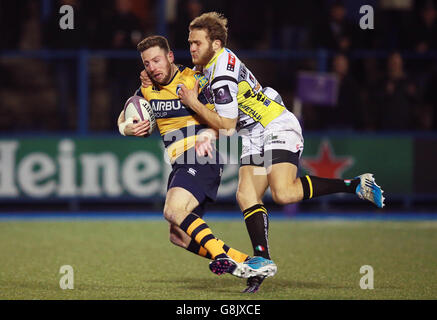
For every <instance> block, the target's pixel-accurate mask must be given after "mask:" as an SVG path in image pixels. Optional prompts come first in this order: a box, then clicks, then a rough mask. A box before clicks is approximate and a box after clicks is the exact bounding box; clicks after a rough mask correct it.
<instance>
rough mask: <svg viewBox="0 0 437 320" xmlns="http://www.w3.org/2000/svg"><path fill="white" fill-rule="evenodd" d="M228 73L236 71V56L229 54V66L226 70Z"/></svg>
mask: <svg viewBox="0 0 437 320" xmlns="http://www.w3.org/2000/svg"><path fill="white" fill-rule="evenodd" d="M226 70H228V71H234V70H235V56H234V55H233V54H230V53H229V54H228V66H227V68H226Z"/></svg>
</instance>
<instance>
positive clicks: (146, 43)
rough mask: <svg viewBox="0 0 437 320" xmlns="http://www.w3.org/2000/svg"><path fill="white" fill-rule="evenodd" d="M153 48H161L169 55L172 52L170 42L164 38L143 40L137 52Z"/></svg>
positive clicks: (152, 37) (151, 37)
mask: <svg viewBox="0 0 437 320" xmlns="http://www.w3.org/2000/svg"><path fill="white" fill-rule="evenodd" d="M153 47H159V48H161V49H163V50H164V51H165V53H168V52H169V51H170V46H169V44H168V41H167V39H166V38H165V37H163V36H150V37H147V38H146V39H144V40H142V41H141V42H140V43H138V45H137V50H138V51H139V52H143V51H146V50H147V49H149V48H153Z"/></svg>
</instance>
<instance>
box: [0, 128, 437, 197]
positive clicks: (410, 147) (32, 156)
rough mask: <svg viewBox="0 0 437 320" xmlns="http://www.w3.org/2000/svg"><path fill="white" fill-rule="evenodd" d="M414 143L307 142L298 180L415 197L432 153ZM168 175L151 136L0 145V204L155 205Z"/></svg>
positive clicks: (232, 167) (231, 148) (229, 188)
mask: <svg viewBox="0 0 437 320" xmlns="http://www.w3.org/2000/svg"><path fill="white" fill-rule="evenodd" d="M232 139H233V138H228V139H227V143H226V144H227V145H226V144H224V145H220V146H219V150H220V151H221V153H222V155H223V157H224V158H225V159H227V164H225V168H224V171H223V175H222V183H221V185H220V188H219V198H221V199H225V198H229V199H235V193H236V189H237V185H238V168H239V167H238V164H237V163H238V158H239V155H238V154H239V150H240V148H239V147H238V139H236V138H235V139H234V140H232ZM231 140H232V141H231ZM235 141H237V144H236V145H235ZM434 142H435V141H434ZM414 145H415V141H414V139H412V138H408V137H378V136H372V137H371V138H368V137H365V136H353V137H338V136H336V137H335V138H332V137H331V138H330V137H329V136H327V137H310V138H306V140H305V147H304V152H303V155H302V158H301V160H302V161H301V166H300V174H312V175H316V176H321V177H327V178H353V177H355V176H357V175H359V174H361V173H365V172H371V173H374V174H375V176H376V178H377V182H378V184H380V185H381V186H383V187H384V190H385V191H386V193H387V194H390V193H391V194H412V193H414V192H415V186H423V184H422V183H421V182H420V181H419V182H418V181H417V177H415V176H414V170H419V169H420V168H422V167H423V166H421V165H420V164H417V163H415V157H416V154H423V153H424V152H430V151H429V149H428V151H427V150H425V149H426V144H425V147H423V148H422V149H423V150H418V148H417V147H416V148H415V147H414ZM434 145H435V144H434ZM422 158H426V157H425V156H422ZM418 168H419V169H418ZM170 171H171V166H170V165H169V163H168V161H166V159H165V157H164V149H163V144H162V142H161V139H160V138H159V137H155V136H153V137H150V138H147V139H143V138H134V137H121V136H120V137H113V138H111V137H110V138H107V137H106V138H94V137H86V138H76V137H75V138H63V137H62V138H61V137H60V138H54V137H41V138H11V139H5V138H3V139H0V198H1V199H9V200H21V199H27V200H29V199H30V200H32V199H35V200H36V199H53V198H60V199H61V198H79V199H84V198H105V199H107V198H111V199H117V198H122V197H123V198H126V197H127V198H142V199H155V200H156V198H157V197H163V196H164V195H165V192H166V187H167V177H168V174H169V173H170ZM431 175H432V173H431ZM425 179H428V180H430V177H429V175H428V177H426V178H425ZM434 181H435V180H434Z"/></svg>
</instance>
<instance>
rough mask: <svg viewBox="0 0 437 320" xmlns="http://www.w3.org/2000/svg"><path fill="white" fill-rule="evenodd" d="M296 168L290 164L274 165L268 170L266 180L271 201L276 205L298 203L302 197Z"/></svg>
mask: <svg viewBox="0 0 437 320" xmlns="http://www.w3.org/2000/svg"><path fill="white" fill-rule="evenodd" d="M297 170H298V168H297V166H296V165H295V164H293V163H290V162H281V163H275V164H273V165H271V166H270V167H269V168H268V175H267V180H268V183H269V185H270V190H271V192H272V197H273V200H274V201H275V202H276V203H278V204H288V203H294V202H297V201H300V200H301V199H302V197H303V191H302V188H301V183H300V180H299V179H297Z"/></svg>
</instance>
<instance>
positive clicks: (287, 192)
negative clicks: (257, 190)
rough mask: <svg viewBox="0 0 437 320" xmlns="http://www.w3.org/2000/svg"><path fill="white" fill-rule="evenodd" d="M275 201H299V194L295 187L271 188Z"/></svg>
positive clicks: (279, 202)
mask: <svg viewBox="0 0 437 320" xmlns="http://www.w3.org/2000/svg"><path fill="white" fill-rule="evenodd" d="M271 191H272V198H273V201H274V202H275V203H277V204H279V205H286V204H291V203H296V202H298V201H299V200H300V199H299V194H298V192H297V190H296V189H295V188H271Z"/></svg>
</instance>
